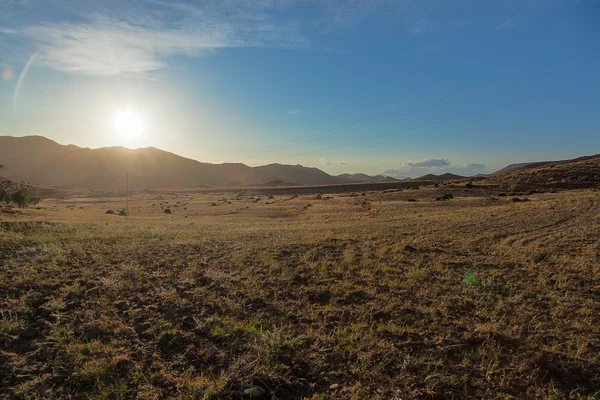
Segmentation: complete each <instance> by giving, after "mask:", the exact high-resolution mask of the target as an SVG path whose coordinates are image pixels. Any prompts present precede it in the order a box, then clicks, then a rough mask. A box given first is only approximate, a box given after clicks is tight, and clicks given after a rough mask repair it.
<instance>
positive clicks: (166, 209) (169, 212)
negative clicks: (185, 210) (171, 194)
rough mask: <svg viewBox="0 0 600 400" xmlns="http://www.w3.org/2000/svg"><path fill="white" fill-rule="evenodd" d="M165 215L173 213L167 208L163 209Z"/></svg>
mask: <svg viewBox="0 0 600 400" xmlns="http://www.w3.org/2000/svg"><path fill="white" fill-rule="evenodd" d="M163 212H164V213H165V214H171V213H172V212H173V211H171V209H169V208H165V211H163Z"/></svg>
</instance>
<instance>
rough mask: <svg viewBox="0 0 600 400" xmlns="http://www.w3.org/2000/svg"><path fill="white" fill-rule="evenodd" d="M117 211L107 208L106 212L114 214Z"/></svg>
mask: <svg viewBox="0 0 600 400" xmlns="http://www.w3.org/2000/svg"><path fill="white" fill-rule="evenodd" d="M114 213H115V212H114V211H113V210H106V212H105V213H104V214H114Z"/></svg>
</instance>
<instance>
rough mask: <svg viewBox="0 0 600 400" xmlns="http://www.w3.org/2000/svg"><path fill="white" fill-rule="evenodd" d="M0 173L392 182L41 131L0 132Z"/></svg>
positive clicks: (175, 180) (99, 186) (54, 183)
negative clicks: (93, 142) (68, 138)
mask: <svg viewBox="0 0 600 400" xmlns="http://www.w3.org/2000/svg"><path fill="white" fill-rule="evenodd" d="M0 162H1V163H2V164H4V165H6V168H5V169H4V170H2V174H3V175H4V176H5V177H7V178H9V179H14V180H22V181H26V182H30V183H32V184H35V185H40V186H48V187H58V188H68V189H94V190H119V189H123V188H124V186H125V182H126V179H125V177H126V175H127V174H128V173H129V176H130V178H129V184H130V188H131V189H152V188H161V187H207V186H210V187H214V186H243V185H270V186H278V185H327V184H348V183H361V182H383V181H393V180H395V179H394V178H390V177H386V176H382V175H379V176H369V175H366V174H342V175H339V176H334V175H330V174H327V173H326V172H324V171H321V170H320V169H318V168H311V167H303V166H301V165H282V164H269V165H263V166H258V167H249V166H247V165H245V164H241V163H225V164H210V163H202V162H199V161H196V160H192V159H189V158H185V157H181V156H178V155H176V154H173V153H170V152H167V151H164V150H159V149H156V148H153V147H147V148H142V149H135V150H132V149H128V148H124V147H104V148H99V149H89V148H83V147H78V146H75V145H61V144H58V143H56V142H54V141H52V140H50V139H47V138H45V137H42V136H24V137H13V136H0Z"/></svg>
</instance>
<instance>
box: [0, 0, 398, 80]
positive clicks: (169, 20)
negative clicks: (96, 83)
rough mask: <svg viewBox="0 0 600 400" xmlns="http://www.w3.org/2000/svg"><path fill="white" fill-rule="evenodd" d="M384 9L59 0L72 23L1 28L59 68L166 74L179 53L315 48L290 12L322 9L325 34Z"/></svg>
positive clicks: (302, 2) (336, 0)
mask: <svg viewBox="0 0 600 400" xmlns="http://www.w3.org/2000/svg"><path fill="white" fill-rule="evenodd" d="M385 3H388V1H384V0H379V1H377V2H376V3H371V2H369V1H366V0H353V1H342V0H329V1H327V2H323V3H313V2H310V1H307V0H279V1H274V0H258V1H250V0H240V1H235V2H228V1H225V2H224V1H219V0H207V1H203V2H202V4H201V5H196V4H192V3H182V2H169V1H162V0H140V1H137V2H135V4H133V3H128V2H122V3H121V2H119V3H110V2H101V4H96V3H93V4H91V3H89V2H86V1H81V2H79V1H75V0H60V1H58V2H56V3H53V4H56V6H57V7H60V8H61V11H62V12H63V13H67V14H68V15H69V18H64V19H63V20H58V21H57V20H53V21H48V22H40V23H36V24H34V25H25V26H20V27H18V29H13V27H10V28H0V29H2V31H0V33H18V34H19V35H22V36H24V37H25V38H27V39H29V40H31V41H32V42H33V43H34V45H35V46H36V49H35V50H36V51H38V55H39V56H38V62H41V63H43V64H45V65H47V66H50V67H52V68H54V69H57V70H62V71H69V72H76V73H82V74H91V75H118V74H134V75H136V74H137V75H144V74H147V73H149V72H152V71H156V70H159V69H161V68H164V67H165V66H167V63H168V60H169V57H171V56H175V55H184V56H190V57H197V56H201V55H203V54H205V53H207V52H209V51H211V50H214V49H221V48H228V47H269V48H285V49H309V48H310V46H311V45H310V42H309V40H308V39H307V35H306V33H307V32H308V31H309V30H310V28H309V27H308V25H310V24H307V21H304V20H300V19H298V18H297V17H292V16H290V13H286V11H287V8H290V7H296V6H304V7H311V8H313V9H316V8H318V9H319V12H316V13H315V14H316V15H321V17H320V18H321V19H320V20H319V23H320V24H323V26H321V27H319V28H323V29H325V28H324V26H327V27H328V28H327V29H339V28H340V27H341V26H347V25H349V24H352V23H353V22H354V21H356V20H357V19H359V18H362V17H364V16H365V15H367V14H368V13H370V12H372V10H373V9H374V6H381V5H383V4H385ZM33 6H34V5H32V6H31V8H32V9H33ZM90 10H101V12H92V11H90ZM313 11H314V10H313ZM74 21H76V22H74ZM317 25H318V24H317ZM313 28H314V27H313Z"/></svg>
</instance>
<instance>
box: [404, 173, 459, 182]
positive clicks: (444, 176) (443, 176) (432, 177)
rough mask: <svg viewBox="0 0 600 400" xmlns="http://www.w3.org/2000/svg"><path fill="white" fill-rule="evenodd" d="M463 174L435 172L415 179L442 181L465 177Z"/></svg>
mask: <svg viewBox="0 0 600 400" xmlns="http://www.w3.org/2000/svg"><path fill="white" fill-rule="evenodd" d="M465 178H466V177H465V176H460V175H456V174H451V173H449V172H447V173H445V174H441V175H435V174H427V175H423V176H420V177H418V178H416V179H415V180H416V181H434V182H444V181H453V180H458V179H465Z"/></svg>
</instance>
